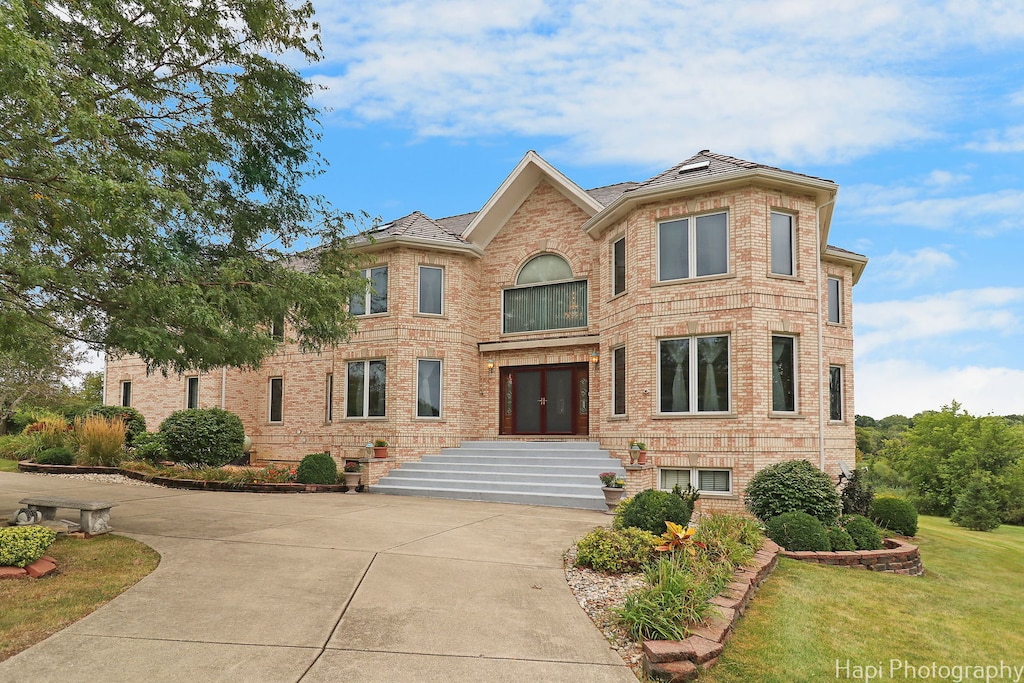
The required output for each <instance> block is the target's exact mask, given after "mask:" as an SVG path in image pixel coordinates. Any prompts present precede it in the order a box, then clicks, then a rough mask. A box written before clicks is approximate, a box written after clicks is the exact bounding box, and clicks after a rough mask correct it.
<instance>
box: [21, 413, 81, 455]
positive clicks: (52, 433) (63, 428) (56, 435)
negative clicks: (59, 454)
mask: <svg viewBox="0 0 1024 683" xmlns="http://www.w3.org/2000/svg"><path fill="white" fill-rule="evenodd" d="M70 432H71V427H70V426H69V425H68V423H67V421H66V420H65V419H64V418H63V417H59V416H57V417H51V416H46V417H44V418H42V419H40V420H38V421H37V422H33V423H32V424H30V425H29V426H27V427H25V430H24V431H23V432H22V435H23V436H27V437H29V438H30V439H31V446H30V447H29V449H28V451H29V452H28V453H26V455H30V456H35V455H38V453H39V452H40V451H44V450H46V449H47V448H63V447H65V446H69V445H72V444H73V442H74V439H73V438H72V435H71V434H70Z"/></svg>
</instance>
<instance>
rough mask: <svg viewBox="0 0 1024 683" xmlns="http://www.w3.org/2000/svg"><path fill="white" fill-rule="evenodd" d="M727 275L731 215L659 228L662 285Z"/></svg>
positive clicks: (679, 220) (702, 218) (713, 216)
mask: <svg viewBox="0 0 1024 683" xmlns="http://www.w3.org/2000/svg"><path fill="white" fill-rule="evenodd" d="M728 272H729V219H728V214H726V213H713V214H710V215H707V216H696V217H693V218H680V219H677V220H674V221H667V222H665V223H660V224H659V225H658V280H659V281H661V282H666V281H669V280H683V279H686V278H691V277H705V276H708V275H724V274H726V273H728Z"/></svg>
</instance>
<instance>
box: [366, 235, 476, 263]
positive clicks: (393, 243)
mask: <svg viewBox="0 0 1024 683" xmlns="http://www.w3.org/2000/svg"><path fill="white" fill-rule="evenodd" d="M393 247H413V248H418V249H424V248H426V249H430V250H431V251H447V252H452V253H456V254H469V255H470V256H474V257H476V258H480V257H482V256H483V255H484V251H483V249H481V248H479V247H478V246H476V245H475V244H460V243H455V242H446V241H444V240H433V239H429V238H426V237H409V236H407V235H389V236H387V237H381V238H380V239H375V240H373V241H367V242H364V243H362V244H353V245H352V246H351V247H350V248H351V249H352V250H353V251H357V252H361V253H364V254H372V253H375V252H378V251H383V250H385V249H391V248H393Z"/></svg>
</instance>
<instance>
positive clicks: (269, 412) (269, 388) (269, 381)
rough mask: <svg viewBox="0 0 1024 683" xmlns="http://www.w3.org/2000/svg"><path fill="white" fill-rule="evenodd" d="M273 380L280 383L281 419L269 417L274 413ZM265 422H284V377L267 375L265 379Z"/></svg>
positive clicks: (276, 423)
mask: <svg viewBox="0 0 1024 683" xmlns="http://www.w3.org/2000/svg"><path fill="white" fill-rule="evenodd" d="M274 380H277V381H279V382H280V383H281V419H280V420H272V419H270V418H271V417H272V416H273V414H274V410H273V409H274ZM267 422H269V423H270V424H275V425H279V424H281V423H283V422H284V377H281V376H278V377H269V378H268V379H267Z"/></svg>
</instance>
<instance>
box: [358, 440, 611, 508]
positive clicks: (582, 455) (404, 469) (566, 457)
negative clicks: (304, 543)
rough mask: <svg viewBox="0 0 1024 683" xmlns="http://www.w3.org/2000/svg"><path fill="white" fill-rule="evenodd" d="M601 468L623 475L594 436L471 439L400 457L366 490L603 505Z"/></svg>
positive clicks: (463, 498)
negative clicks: (410, 458) (407, 459)
mask: <svg viewBox="0 0 1024 683" xmlns="http://www.w3.org/2000/svg"><path fill="white" fill-rule="evenodd" d="M601 472H615V473H616V474H617V475H618V476H620V477H623V478H624V477H625V475H626V473H625V470H623V469H622V467H621V465H620V463H619V461H618V460H616V459H613V458H611V457H609V453H608V451H606V450H603V449H602V448H601V447H600V444H598V443H595V442H584V441H568V442H558V441H473V442H464V443H463V445H462V447H461V448H445V449H442V451H441V454H438V455H427V456H424V458H423V460H422V461H420V462H412V463H406V464H404V465H402V466H401V467H399V468H397V469H394V470H392V471H391V472H390V473H388V475H387V476H385V477H383V478H381V480H380V481H379V482H378V483H377V484H375V485H373V486H371V487H370V490H371V491H372V492H375V493H391V494H395V495H418V496H426V497H435V498H457V499H461V500H484V501H495V502H506V503H523V504H527V505H550V506H554V507H575V508H583V509H592V510H604V509H605V505H604V495H603V494H602V492H601V482H600V480H599V479H598V476H597V475H598V474H600V473H601Z"/></svg>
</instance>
